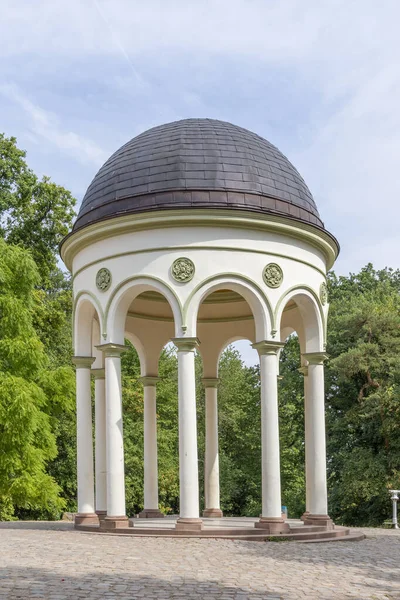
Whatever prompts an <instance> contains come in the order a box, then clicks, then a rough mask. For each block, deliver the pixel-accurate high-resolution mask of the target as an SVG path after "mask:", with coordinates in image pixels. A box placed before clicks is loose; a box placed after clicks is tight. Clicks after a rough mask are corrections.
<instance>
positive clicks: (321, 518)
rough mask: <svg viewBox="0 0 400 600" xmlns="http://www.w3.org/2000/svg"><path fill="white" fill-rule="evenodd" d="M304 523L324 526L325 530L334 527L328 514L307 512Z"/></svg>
mask: <svg viewBox="0 0 400 600" xmlns="http://www.w3.org/2000/svg"><path fill="white" fill-rule="evenodd" d="M304 525H319V526H320V527H326V529H327V530H330V529H334V528H335V524H334V522H333V521H332V519H331V518H330V517H329V516H328V515H313V514H312V513H308V515H307V517H306V518H305V519H304Z"/></svg>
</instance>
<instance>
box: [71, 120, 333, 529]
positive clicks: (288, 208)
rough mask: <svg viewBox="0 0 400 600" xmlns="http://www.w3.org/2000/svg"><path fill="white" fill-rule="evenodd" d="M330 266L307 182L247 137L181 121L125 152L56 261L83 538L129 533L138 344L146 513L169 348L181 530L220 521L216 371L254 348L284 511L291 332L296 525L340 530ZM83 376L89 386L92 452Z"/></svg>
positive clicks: (233, 129)
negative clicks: (231, 351)
mask: <svg viewBox="0 0 400 600" xmlns="http://www.w3.org/2000/svg"><path fill="white" fill-rule="evenodd" d="M337 254H338V243H337V241H336V239H335V238H334V237H333V236H332V235H331V234H330V233H328V231H327V230H326V229H325V227H324V224H323V223H322V221H321V219H320V216H319V214H318V210H317V207H316V205H315V202H314V200H313V198H312V195H311V193H310V191H309V190H308V188H307V186H306V184H305V183H304V181H303V179H302V178H301V176H300V175H299V173H298V172H297V171H296V169H295V168H294V167H293V165H292V164H291V163H290V162H289V161H288V159H287V158H286V157H285V156H283V155H282V154H281V152H280V151H279V150H278V149H277V148H275V147H274V146H273V145H272V144H270V143H269V142H267V141H266V140H264V139H263V138H261V137H259V136H258V135H256V134H254V133H251V132H250V131H247V130H245V129H242V128H241V127H237V126H235V125H232V124H230V123H225V122H222V121H215V120H211V119H187V120H183V121H178V122H175V123H169V124H166V125H162V126H160V127H155V128H153V129H150V130H149V131H146V132H144V133H142V134H141V135H139V136H137V137H135V138H133V139H132V140H131V141H130V142H128V143H127V144H125V145H124V146H122V148H120V149H119V150H118V151H117V152H115V154H113V155H112V156H111V157H110V158H109V159H108V161H107V162H106V163H105V164H104V165H103V167H102V168H101V169H100V171H99V172H98V173H97V175H96V176H95V178H94V179H93V181H92V183H91V184H90V186H89V188H88V190H87V192H86V195H85V197H84V200H83V202H82V206H81V209H80V212H79V215H78V217H77V220H76V223H75V225H74V228H73V230H72V232H71V233H70V234H69V235H68V236H67V237H66V238H65V239H64V240H63V242H62V246H61V255H62V258H63V260H64V262H65V264H66V265H67V267H68V269H70V271H71V273H72V275H73V295H74V312H73V328H74V354H75V357H74V363H75V365H76V382H77V388H76V402H77V439H78V444H77V452H78V513H79V514H78V515H77V517H76V520H75V525H76V526H77V527H80V526H81V527H83V526H88V525H91V526H94V525H97V526H99V523H100V529H103V528H105V529H116V528H118V529H121V528H124V527H128V518H127V515H126V510H125V483H124V444H123V414H122V398H121V353H122V352H123V351H124V348H125V346H124V343H125V340H126V339H128V340H129V341H130V342H132V344H133V345H134V346H135V348H136V350H137V352H138V355H139V358H140V365H141V375H142V383H143V386H144V510H143V512H142V513H141V515H140V516H142V517H153V518H155V517H162V514H161V513H160V511H159V506H158V469H157V414H156V404H157V391H156V390H157V381H158V361H159V356H160V353H161V351H162V348H163V347H164V346H165V344H166V343H168V342H169V341H172V342H173V343H174V344H175V346H176V349H177V356H178V377H179V386H178V387H179V411H178V412H179V414H178V416H177V418H178V419H179V479H180V515H179V518H178V519H177V521H176V526H175V527H176V531H177V532H179V533H181V532H199V534H201V530H202V528H203V519H202V517H221V516H222V513H221V509H220V499H219V464H218V361H219V357H220V354H221V352H222V350H223V349H224V348H225V347H226V345H227V344H229V343H231V342H234V341H236V340H239V339H247V340H249V341H250V342H251V343H252V345H253V348H255V349H256V350H257V351H258V354H259V358H260V377H261V399H260V404H261V421H262V427H261V431H260V435H261V447H262V489H261V495H262V514H261V516H260V519H259V521H258V522H257V523H256V524H255V525H256V527H257V528H261V529H262V530H264V531H265V532H266V533H268V534H280V533H284V532H288V531H289V525H288V524H287V523H286V522H285V520H284V518H283V517H282V514H281V484H280V464H279V418H278V391H277V375H278V357H279V351H280V349H281V348H282V347H283V345H284V342H285V340H286V338H287V337H288V336H289V335H290V334H291V333H293V332H296V333H297V335H298V337H299V341H300V348H301V363H302V372H303V374H304V397H305V450H306V513H305V515H304V517H303V519H304V522H305V524H308V525H313V526H315V525H318V526H319V527H323V528H326V529H330V528H332V527H333V525H332V522H331V520H330V518H329V516H328V507H327V487H326V452H325V417H324V360H325V358H326V355H325V343H326V323H327V313H328V298H327V287H326V273H327V271H328V269H330V268H331V267H332V265H333V263H334V261H335V259H336V256H337ZM195 350H197V351H198V352H199V353H200V354H201V357H202V360H203V369H204V370H203V384H204V386H205V394H206V395H205V398H206V400H205V401H206V407H205V408H206V456H205V510H204V513H203V514H202V515H200V513H199V485H198V450H197V423H196V387H195V369H194V360H195ZM91 376H93V377H94V378H95V444H94V446H95V452H94V456H93V439H92V408H91V406H92V405H91Z"/></svg>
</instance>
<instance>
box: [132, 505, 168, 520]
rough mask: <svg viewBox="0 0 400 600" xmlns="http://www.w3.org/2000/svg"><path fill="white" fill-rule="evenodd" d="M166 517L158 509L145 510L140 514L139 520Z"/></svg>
mask: <svg viewBox="0 0 400 600" xmlns="http://www.w3.org/2000/svg"><path fill="white" fill-rule="evenodd" d="M164 516H165V515H163V513H162V512H161V511H160V510H158V508H145V509H143V510H142V512H140V513H139V514H138V517H139V519H163V518H164Z"/></svg>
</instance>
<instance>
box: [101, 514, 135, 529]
mask: <svg viewBox="0 0 400 600" xmlns="http://www.w3.org/2000/svg"><path fill="white" fill-rule="evenodd" d="M100 526H101V527H102V529H111V530H112V529H124V528H125V527H126V528H128V527H129V519H128V517H127V516H125V515H124V516H121V517H112V516H110V517H109V516H107V517H105V519H104V521H101V523H100Z"/></svg>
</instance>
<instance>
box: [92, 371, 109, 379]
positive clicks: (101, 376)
mask: <svg viewBox="0 0 400 600" xmlns="http://www.w3.org/2000/svg"><path fill="white" fill-rule="evenodd" d="M90 372H91V374H92V375H93V377H94V379H105V378H106V372H105V369H92V370H91V371H90Z"/></svg>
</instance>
